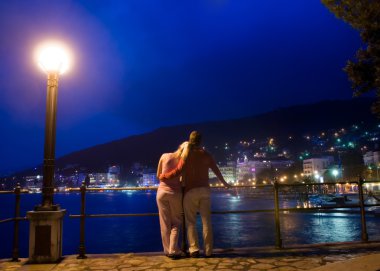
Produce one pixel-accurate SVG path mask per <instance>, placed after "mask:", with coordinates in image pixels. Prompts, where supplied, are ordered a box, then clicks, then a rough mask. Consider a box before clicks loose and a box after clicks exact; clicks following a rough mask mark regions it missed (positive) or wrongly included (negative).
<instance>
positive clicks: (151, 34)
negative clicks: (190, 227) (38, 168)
mask: <svg viewBox="0 0 380 271" xmlns="http://www.w3.org/2000/svg"><path fill="white" fill-rule="evenodd" d="M0 39H1V42H0V59H1V62H0V124H1V131H0V162H1V163H0V175H1V174H6V173H9V172H11V171H13V170H18V169H23V168H25V167H29V166H34V165H37V164H41V163H42V160H43V144H44V125H45V99H46V75H45V74H44V73H43V72H42V71H41V70H40V69H39V68H38V66H37V64H36V63H35V60H34V55H33V54H34V50H35V48H36V47H37V46H38V45H39V44H40V43H41V42H44V41H45V40H50V39H56V40H59V41H62V42H64V43H65V44H66V45H67V46H68V47H70V48H71V50H72V53H73V54H74V63H73V67H72V68H71V70H70V71H69V72H67V73H66V74H64V75H62V76H61V79H60V85H59V96H58V113H57V142H56V153H57V156H58V157H59V156H61V155H63V154H66V153H69V152H72V151H75V150H80V149H83V148H85V147H89V146H93V145H97V144H100V143H105V142H109V141H112V140H115V139H120V138H124V137H126V136H128V135H133V134H141V133H144V132H147V131H151V130H154V129H156V128H158V127H162V126H169V125H176V124H184V123H192V122H201V121H206V120H224V119H232V118H238V117H243V116H249V115H254V114H258V113H262V112H266V111H270V110H272V109H275V108H278V107H286V106H289V105H294V104H306V103H311V102H317V101H320V100H325V99H350V98H351V96H352V91H351V89H350V84H349V82H348V80H347V77H346V74H345V73H344V72H343V71H342V68H343V67H344V66H345V63H346V61H347V60H348V59H350V58H352V57H353V56H354V54H355V51H356V50H357V49H358V48H359V47H360V46H361V42H360V38H359V34H358V32H357V31H355V30H353V29H352V28H351V27H350V26H349V25H347V24H345V23H344V22H342V21H340V20H338V19H336V18H335V17H334V15H333V14H332V13H330V12H329V11H328V10H327V8H325V7H324V6H323V5H322V4H321V3H320V1H319V0H286V1H284V0H260V1H259V0H245V1H244V0H241V1H235V0H211V1H210V0H200V1H177V0H167V1H147V0H130V1H124V0H120V1H116V0H112V1H95V0H88V1H77V0H75V1H74V0H73V1H69V0H66V1H47V0H43V1H42V0H41V1H35V0H30V1H24V0H23V1H18V0H12V1H0ZM186 136H187V135H184V137H186Z"/></svg>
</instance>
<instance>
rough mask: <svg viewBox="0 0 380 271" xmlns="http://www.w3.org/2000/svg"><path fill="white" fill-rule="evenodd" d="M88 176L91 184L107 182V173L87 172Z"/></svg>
mask: <svg viewBox="0 0 380 271" xmlns="http://www.w3.org/2000/svg"><path fill="white" fill-rule="evenodd" d="M88 176H89V177H90V184H89V185H91V186H102V185H106V184H108V173H105V172H103V173H90V174H88Z"/></svg>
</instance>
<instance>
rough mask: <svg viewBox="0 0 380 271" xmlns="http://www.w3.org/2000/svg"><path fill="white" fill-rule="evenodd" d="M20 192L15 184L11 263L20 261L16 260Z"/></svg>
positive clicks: (18, 185) (19, 188)
mask: <svg viewBox="0 0 380 271" xmlns="http://www.w3.org/2000/svg"><path fill="white" fill-rule="evenodd" d="M20 192H21V187H20V184H19V183H17V185H16V188H15V199H16V203H15V216H14V228H13V250H12V262H18V261H20V260H19V259H18V256H19V249H18V243H19V219H18V218H19V217H20Z"/></svg>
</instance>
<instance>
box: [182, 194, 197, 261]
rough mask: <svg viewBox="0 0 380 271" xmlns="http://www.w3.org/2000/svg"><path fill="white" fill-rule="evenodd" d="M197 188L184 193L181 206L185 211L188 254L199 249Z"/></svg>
mask: <svg viewBox="0 0 380 271" xmlns="http://www.w3.org/2000/svg"><path fill="white" fill-rule="evenodd" d="M197 190H198V189H197V188H194V189H191V190H190V191H188V192H187V193H186V194H185V198H184V200H183V208H184V213H185V220H186V228H187V239H188V242H189V252H190V254H191V253H193V252H195V251H199V242H198V232H197V210H198V196H197V194H198V193H197Z"/></svg>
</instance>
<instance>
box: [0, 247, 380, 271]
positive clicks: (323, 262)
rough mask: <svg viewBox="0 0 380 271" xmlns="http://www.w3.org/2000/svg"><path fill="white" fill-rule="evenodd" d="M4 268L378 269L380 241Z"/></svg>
mask: <svg viewBox="0 0 380 271" xmlns="http://www.w3.org/2000/svg"><path fill="white" fill-rule="evenodd" d="M0 270H4V271H16V270H23V271H74V270H94V271H103V270H104V271H105V270H110V271H140V270H151V271H201V270H225V271H227V270H252V271H256V270H273V271H274V270H278V271H298V270H315V271H327V270H333V271H350V270H353V271H378V270H380V242H369V243H363V244H362V243H354V244H353V243H346V244H340V245H325V246H323V245H322V246H321V245H318V246H299V247H293V248H287V249H281V250H277V249H274V248H245V249H230V250H216V253H215V255H214V257H213V258H202V257H200V258H196V259H193V258H183V259H179V260H171V259H169V258H167V257H165V256H163V255H162V254H161V253H128V254H93V255H88V258H87V259H84V260H78V259H76V255H70V256H65V257H64V258H63V260H62V261H61V262H60V263H56V264H28V263H27V259H20V262H9V260H0Z"/></svg>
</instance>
